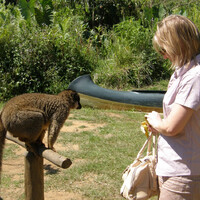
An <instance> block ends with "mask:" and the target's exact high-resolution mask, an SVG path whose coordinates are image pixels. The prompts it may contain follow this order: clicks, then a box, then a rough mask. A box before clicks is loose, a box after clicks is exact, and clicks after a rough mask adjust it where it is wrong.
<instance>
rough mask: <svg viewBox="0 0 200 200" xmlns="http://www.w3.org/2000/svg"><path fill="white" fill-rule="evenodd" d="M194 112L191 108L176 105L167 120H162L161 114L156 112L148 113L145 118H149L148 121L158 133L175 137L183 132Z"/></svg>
mask: <svg viewBox="0 0 200 200" xmlns="http://www.w3.org/2000/svg"><path fill="white" fill-rule="evenodd" d="M193 112H194V110H192V109H191V108H188V107H185V106H182V105H179V104H174V106H173V108H172V111H171V112H170V114H169V116H168V117H167V118H166V119H161V116H160V115H159V113H157V112H155V111H153V112H151V113H148V114H147V115H145V117H147V121H148V122H149V124H150V125H151V127H152V128H153V129H155V130H156V131H157V132H159V133H162V134H163V135H166V136H175V135H177V134H179V133H180V132H181V131H182V130H183V128H184V127H185V125H186V124H187V122H188V121H189V120H190V118H191V116H192V114H193ZM151 127H150V128H151ZM153 132H154V131H153Z"/></svg>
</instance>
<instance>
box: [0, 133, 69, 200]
mask: <svg viewBox="0 0 200 200" xmlns="http://www.w3.org/2000/svg"><path fill="white" fill-rule="evenodd" d="M6 138H7V139H8V140H11V141H13V142H15V143H17V144H19V145H20V146H22V147H24V148H25V144H24V142H21V141H19V140H18V139H16V138H14V137H12V136H11V135H9V134H7V135H6ZM37 151H38V154H39V155H38V156H37V155H35V154H34V153H32V152H26V155H25V175H24V178H25V181H24V183H25V200H44V170H43V161H44V159H43V158H45V159H47V160H49V161H50V162H52V163H54V164H55V165H57V166H58V167H61V168H63V169H66V168H68V167H70V166H71V164H72V162H71V160H70V159H69V158H65V157H63V156H61V155H59V154H58V153H56V152H54V151H52V150H51V149H48V148H46V147H45V146H43V145H41V146H38V147H37ZM0 200H1V198H0Z"/></svg>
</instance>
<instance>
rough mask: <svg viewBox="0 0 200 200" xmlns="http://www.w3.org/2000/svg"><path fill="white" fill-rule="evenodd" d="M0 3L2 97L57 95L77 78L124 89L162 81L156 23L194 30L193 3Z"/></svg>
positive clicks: (164, 65)
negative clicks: (189, 23) (178, 22)
mask: <svg viewBox="0 0 200 200" xmlns="http://www.w3.org/2000/svg"><path fill="white" fill-rule="evenodd" d="M12 2H13V1H6V6H5V5H4V1H3V3H0V48H1V51H0V99H1V100H6V99H8V98H10V97H12V96H15V95H18V94H21V93H24V92H48V93H56V92H58V91H60V90H63V89H65V88H67V85H68V84H69V82H71V81H72V80H73V79H75V78H76V77H77V76H80V75H82V74H86V73H91V74H92V75H93V78H94V80H95V81H96V83H98V84H100V85H102V86H105V87H109V88H118V89H125V88H131V87H143V86H145V85H149V84H152V83H154V82H155V81H159V80H162V79H168V78H169V76H170V73H171V72H170V70H169V67H170V64H169V62H166V61H164V60H163V59H162V58H161V56H159V55H157V53H155V51H154V49H153V48H152V37H153V34H154V32H155V30H156V24H157V22H158V21H160V20H161V19H162V18H163V17H165V16H167V15H169V14H171V13H176V14H183V15H186V16H188V17H189V18H191V19H192V20H193V21H194V22H195V23H196V24H197V25H198V26H200V22H199V20H198V19H199V14H200V11H199V9H198V7H199V2H198V1H195V2H193V1H192V0H184V1H181V0H178V1H176V2H174V1H172V0H170V1H164V0H162V1H159V0H154V1H149V0H109V1H101V0H98V1H92V0H87V1H85V0H79V1H74V0H68V1H65V0H47V1H46V0H37V1H36V0H30V1H26V0H19V1H17V4H16V5H15V6H14V5H11V4H9V3H12Z"/></svg>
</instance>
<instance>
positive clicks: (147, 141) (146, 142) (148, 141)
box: [136, 132, 156, 159]
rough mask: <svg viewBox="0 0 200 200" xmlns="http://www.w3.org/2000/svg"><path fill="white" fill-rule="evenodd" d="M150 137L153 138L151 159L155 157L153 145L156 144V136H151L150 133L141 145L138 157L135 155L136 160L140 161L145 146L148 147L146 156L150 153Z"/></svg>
mask: <svg viewBox="0 0 200 200" xmlns="http://www.w3.org/2000/svg"><path fill="white" fill-rule="evenodd" d="M152 136H153V152H152V155H153V158H155V155H156V149H155V144H156V136H155V135H153V134H152V133H151V132H150V133H149V137H148V138H147V140H146V141H145V143H144V144H143V146H142V148H141V149H140V151H139V152H138V155H137V158H136V159H140V158H141V157H142V154H143V152H144V150H145V148H146V146H147V145H148V147H147V155H149V154H150V153H151V139H152Z"/></svg>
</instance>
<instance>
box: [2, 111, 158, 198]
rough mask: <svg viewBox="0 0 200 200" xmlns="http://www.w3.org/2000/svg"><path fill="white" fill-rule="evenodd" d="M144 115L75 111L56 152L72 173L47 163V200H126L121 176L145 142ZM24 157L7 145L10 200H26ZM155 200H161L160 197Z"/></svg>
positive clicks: (5, 190)
mask: <svg viewBox="0 0 200 200" xmlns="http://www.w3.org/2000/svg"><path fill="white" fill-rule="evenodd" d="M144 114H145V113H142V112H134V111H116V110H98V109H95V110H94V109H91V108H82V109H81V110H73V111H72V112H71V115H70V117H69V119H68V120H66V123H65V126H64V127H63V129H62V131H61V133H60V135H59V137H58V140H57V142H56V144H55V148H56V150H57V152H58V153H60V154H61V155H63V156H66V157H68V158H70V159H71V160H72V166H71V167H70V168H68V169H60V168H58V167H56V166H55V165H54V164H52V163H50V162H48V161H44V176H45V180H44V181H45V199H47V200H54V199H55V200H57V199H59V200H97V199H102V200H103V199H105V200H116V199H118V200H120V199H123V198H122V197H121V196H120V194H119V191H120V187H121V185H122V179H121V175H122V172H123V170H124V169H125V168H126V166H127V165H129V164H130V163H131V162H132V161H133V159H134V157H135V156H136V154H137V152H138V150H139V149H140V148H141V146H142V144H143V142H144V141H145V135H144V134H143V133H142V132H141V131H140V123H141V122H142V121H143V120H144ZM24 152H25V150H24V149H22V148H21V147H19V146H17V145H16V144H14V143H12V142H10V141H7V143H6V148H5V151H4V160H3V173H2V183H1V194H2V197H3V198H4V199H5V200H22V199H24V161H23V159H24ZM152 199H156V198H155V197H154V198H152Z"/></svg>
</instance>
